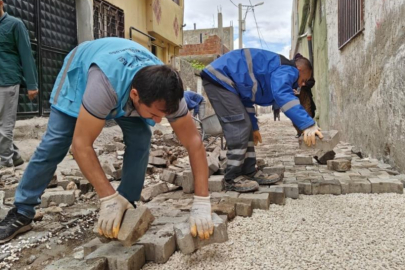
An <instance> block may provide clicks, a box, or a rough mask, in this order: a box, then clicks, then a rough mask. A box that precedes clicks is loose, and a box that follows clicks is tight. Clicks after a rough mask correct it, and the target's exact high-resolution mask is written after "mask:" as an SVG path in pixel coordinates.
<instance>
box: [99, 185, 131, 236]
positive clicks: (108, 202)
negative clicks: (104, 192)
mask: <svg viewBox="0 0 405 270" xmlns="http://www.w3.org/2000/svg"><path fill="white" fill-rule="evenodd" d="M100 202H101V205H100V217H99V219H98V225H97V226H98V233H99V234H100V235H104V236H105V237H107V238H118V233H119V231H120V227H121V221H122V217H123V216H124V213H125V211H126V210H127V209H130V208H134V206H133V205H132V204H131V203H130V202H128V201H127V199H125V198H124V197H123V196H121V195H120V194H119V193H118V192H115V193H114V194H113V195H110V196H108V197H104V198H101V199H100Z"/></svg>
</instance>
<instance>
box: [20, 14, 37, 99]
mask: <svg viewBox="0 0 405 270" xmlns="http://www.w3.org/2000/svg"><path fill="white" fill-rule="evenodd" d="M14 37H15V42H16V44H17V48H18V53H19V54H20V59H21V64H22V68H23V72H24V78H25V81H26V83H27V89H28V90H34V91H36V90H38V73H37V68H36V66H35V61H34V57H33V55H32V51H31V43H30V39H29V36H28V31H27V29H26V28H25V26H24V24H23V23H22V22H19V23H17V25H16V27H15V28H14Z"/></svg>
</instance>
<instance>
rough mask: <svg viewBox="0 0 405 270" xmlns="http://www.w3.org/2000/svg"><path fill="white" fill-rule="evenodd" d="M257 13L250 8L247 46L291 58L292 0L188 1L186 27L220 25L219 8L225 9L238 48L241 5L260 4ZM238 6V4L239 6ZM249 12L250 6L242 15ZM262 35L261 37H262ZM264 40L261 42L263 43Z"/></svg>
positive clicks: (185, 16) (245, 35)
mask: <svg viewBox="0 0 405 270" xmlns="http://www.w3.org/2000/svg"><path fill="white" fill-rule="evenodd" d="M261 2H264V4H263V5H259V6H257V7H255V8H254V14H255V15H256V21H257V25H258V27H259V29H260V30H259V32H260V34H259V33H258V30H257V27H256V22H255V19H254V16H253V12H252V10H251V9H249V12H248V13H247V15H246V31H245V32H243V38H242V40H243V47H244V48H262V49H265V50H270V51H273V52H276V53H280V54H283V55H285V56H286V57H288V55H289V51H290V48H291V11H292V0H250V1H249V0H232V1H231V0H185V3H184V5H185V7H184V23H185V24H187V25H186V27H184V30H192V29H194V23H196V24H197V29H203V28H214V27H215V28H216V27H218V15H217V13H218V11H219V10H222V17H223V26H224V27H229V26H230V25H231V23H233V27H234V49H238V48H239V37H238V35H239V34H238V33H239V22H238V14H239V13H238V7H237V5H238V4H242V5H256V4H259V3H261ZM235 5H236V6H235ZM245 14H246V8H245V7H244V9H243V11H242V16H243V17H244V16H245ZM259 36H260V37H261V40H260V38H259ZM260 41H261V42H260Z"/></svg>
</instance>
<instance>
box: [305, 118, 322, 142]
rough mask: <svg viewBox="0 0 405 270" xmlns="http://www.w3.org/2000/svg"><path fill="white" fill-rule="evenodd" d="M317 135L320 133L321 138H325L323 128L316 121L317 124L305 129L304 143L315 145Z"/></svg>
mask: <svg viewBox="0 0 405 270" xmlns="http://www.w3.org/2000/svg"><path fill="white" fill-rule="evenodd" d="M315 135H318V137H319V138H320V139H322V138H323V135H322V133H321V129H320V128H319V127H318V125H317V124H316V123H315V125H313V126H311V127H309V128H307V129H305V130H304V143H305V144H306V145H308V146H311V145H315Z"/></svg>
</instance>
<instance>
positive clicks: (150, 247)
mask: <svg viewBox="0 0 405 270" xmlns="http://www.w3.org/2000/svg"><path fill="white" fill-rule="evenodd" d="M137 245H142V246H144V248H145V258H146V260H147V261H152V262H155V263H165V262H167V261H168V260H169V258H170V256H172V254H173V253H174V252H175V251H176V237H175V235H174V228H173V225H166V226H164V227H158V228H154V227H152V228H151V229H150V230H149V231H148V232H147V233H146V234H145V235H144V236H142V237H141V238H140V239H139V241H138V242H137Z"/></svg>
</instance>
